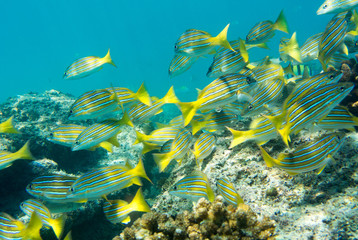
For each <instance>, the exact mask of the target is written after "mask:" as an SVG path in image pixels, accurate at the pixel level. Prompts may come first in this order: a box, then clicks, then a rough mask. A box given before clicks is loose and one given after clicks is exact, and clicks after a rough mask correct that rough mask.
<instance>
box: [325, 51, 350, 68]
mask: <svg viewBox="0 0 358 240" xmlns="http://www.w3.org/2000/svg"><path fill="white" fill-rule="evenodd" d="M347 61H349V56H347V55H346V54H344V53H340V52H335V53H334V54H333V55H332V57H331V58H330V59H329V62H328V63H327V65H328V66H329V67H330V66H332V67H334V68H335V69H341V66H342V63H344V62H347Z"/></svg>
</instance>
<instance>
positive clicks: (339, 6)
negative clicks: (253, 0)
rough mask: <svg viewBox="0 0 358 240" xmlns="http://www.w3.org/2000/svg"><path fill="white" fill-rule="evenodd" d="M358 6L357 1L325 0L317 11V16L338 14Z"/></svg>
mask: <svg viewBox="0 0 358 240" xmlns="http://www.w3.org/2000/svg"><path fill="white" fill-rule="evenodd" d="M357 5H358V0H325V1H324V3H323V4H322V5H321V6H320V7H319V9H318V10H317V15H322V14H327V13H340V12H344V11H347V10H349V9H352V8H354V7H356V6H357Z"/></svg>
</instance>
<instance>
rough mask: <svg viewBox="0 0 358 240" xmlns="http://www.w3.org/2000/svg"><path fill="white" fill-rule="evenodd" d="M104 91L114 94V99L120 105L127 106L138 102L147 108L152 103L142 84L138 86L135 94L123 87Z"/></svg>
mask: <svg viewBox="0 0 358 240" xmlns="http://www.w3.org/2000/svg"><path fill="white" fill-rule="evenodd" d="M106 90H107V91H109V92H110V93H112V94H113V90H114V91H115V92H116V97H117V99H118V102H119V104H120V105H127V104H129V103H133V102H136V101H139V102H141V103H143V104H145V105H148V106H150V105H152V101H151V99H150V96H149V93H148V91H147V89H146V88H145V86H144V83H142V85H140V88H139V89H138V91H137V92H136V93H134V92H133V91H131V90H130V89H128V88H123V87H111V88H106Z"/></svg>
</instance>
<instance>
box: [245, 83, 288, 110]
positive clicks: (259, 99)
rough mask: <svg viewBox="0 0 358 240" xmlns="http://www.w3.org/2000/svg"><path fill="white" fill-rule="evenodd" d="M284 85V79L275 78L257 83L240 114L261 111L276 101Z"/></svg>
mask: <svg viewBox="0 0 358 240" xmlns="http://www.w3.org/2000/svg"><path fill="white" fill-rule="evenodd" d="M284 86H285V83H284V79H281V78H276V79H272V80H266V81H265V82H262V83H261V84H258V87H257V90H256V93H255V94H254V95H253V96H252V99H251V100H250V101H249V102H248V103H246V105H245V108H244V111H243V112H242V116H253V115H256V114H258V113H259V112H260V111H262V110H263V109H264V108H265V106H266V105H268V104H270V103H274V102H276V101H277V100H278V99H279V98H280V97H281V96H282V91H283V88H284Z"/></svg>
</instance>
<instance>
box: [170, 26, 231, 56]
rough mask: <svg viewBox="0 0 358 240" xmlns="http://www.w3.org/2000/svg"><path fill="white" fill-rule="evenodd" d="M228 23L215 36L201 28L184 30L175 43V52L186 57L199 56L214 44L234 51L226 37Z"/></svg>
mask: <svg viewBox="0 0 358 240" xmlns="http://www.w3.org/2000/svg"><path fill="white" fill-rule="evenodd" d="M229 25H230V24H228V25H227V26H226V27H225V28H224V29H223V30H222V31H221V32H220V33H219V34H218V35H217V36H216V37H213V36H211V35H210V34H209V33H208V32H205V31H201V30H196V29H188V30H186V31H185V32H184V33H183V34H182V35H181V36H180V37H179V39H178V40H177V42H176V43H175V53H176V54H178V55H183V56H188V57H199V56H202V55H205V54H208V53H210V52H211V51H212V50H213V49H214V48H215V47H216V46H222V47H224V48H227V49H230V50H232V51H234V52H235V50H234V49H233V48H232V47H231V46H230V43H229V42H228V41H227V39H226V36H227V30H228V28H229Z"/></svg>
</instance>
